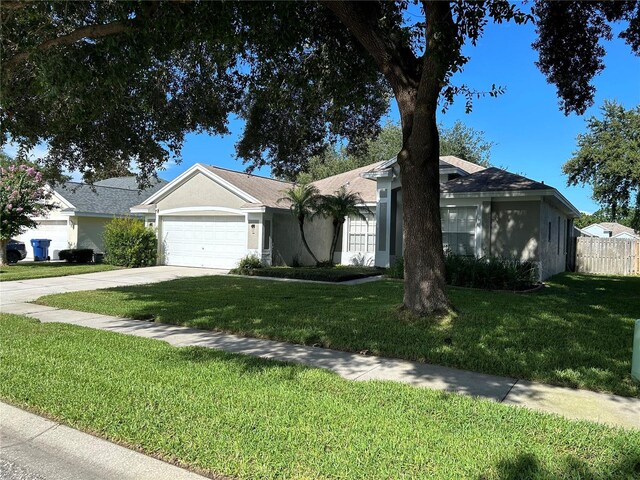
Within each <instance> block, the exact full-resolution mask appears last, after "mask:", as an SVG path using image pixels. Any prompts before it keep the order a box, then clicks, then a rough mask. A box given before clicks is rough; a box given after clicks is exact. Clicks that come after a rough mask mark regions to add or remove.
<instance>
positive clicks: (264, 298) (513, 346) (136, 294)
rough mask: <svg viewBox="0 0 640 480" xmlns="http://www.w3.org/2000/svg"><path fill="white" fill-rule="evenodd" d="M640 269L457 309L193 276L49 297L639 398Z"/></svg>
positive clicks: (387, 291)
mask: <svg viewBox="0 0 640 480" xmlns="http://www.w3.org/2000/svg"><path fill="white" fill-rule="evenodd" d="M638 292H640V277H600V276H588V275H577V274H563V275H559V276H556V277H554V278H553V279H552V280H551V281H550V282H549V285H548V288H544V289H542V290H539V291H537V292H535V293H527V294H517V293H510V292H488V291H482V290H470V289H462V288H453V287H452V288H450V289H449V294H450V297H451V300H452V301H453V303H454V305H455V307H456V308H457V313H456V314H453V315H451V316H448V317H445V318H441V319H433V318H422V319H417V320H415V319H407V318H404V317H403V316H402V315H400V314H399V313H398V308H397V305H399V304H400V302H401V301H402V293H403V285H402V282H400V281H394V280H387V281H379V282H373V283H367V284H362V285H357V286H344V285H326V284H301V283H283V282H269V281H257V280H254V279H251V278H239V277H236V278H232V277H224V276H212V277H200V278H185V279H178V280H173V281H169V282H164V283H157V284H152V285H145V286H131V287H121V288H113V289H108V290H97V291H87V292H74V293H64V294H59V295H51V296H47V297H42V298H40V299H39V300H38V303H41V304H44V305H51V306H54V307H59V308H68V309H72V310H84V311H89V312H95V313H102V314H107V315H116V316H122V317H130V318H138V319H155V320H156V321H158V322H164V323H172V324H181V325H187V326H190V327H195V328H201V329H210V330H219V331H227V332H234V333H238V334H240V335H245V336H253V337H260V338H272V339H277V340H283V341H289V342H293V343H299V344H306V345H318V346H322V347H326V348H333V349H338V350H346V351H355V352H361V351H364V350H366V351H368V352H369V353H371V354H376V355H382V356H387V357H398V358H405V359H411V360H418V361H422V362H428V363H435V364H440V365H448V366H452V367H457V368H462V369H466V370H472V371H477V372H485V373H490V374H495V375H504V376H512V377H516V378H522V379H528V380H534V381H540V382H545V383H550V384H555V385H563V386H569V387H576V388H585V389H590V390H596V391H604V392H612V393H615V394H619V395H625V396H639V395H640V385H639V384H637V383H635V382H633V380H632V379H631V375H630V371H631V352H632V343H633V328H634V321H635V319H636V318H640V295H638Z"/></svg>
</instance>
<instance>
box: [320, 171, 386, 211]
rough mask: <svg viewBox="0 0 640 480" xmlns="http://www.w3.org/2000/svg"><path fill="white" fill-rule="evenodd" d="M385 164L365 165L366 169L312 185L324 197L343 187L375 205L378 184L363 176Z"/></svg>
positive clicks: (328, 178)
mask: <svg viewBox="0 0 640 480" xmlns="http://www.w3.org/2000/svg"><path fill="white" fill-rule="evenodd" d="M383 163H384V162H376V163H372V164H371V165H365V166H364V167H360V168H356V169H354V170H349V171H348V172H344V173H339V174H337V175H333V176H331V177H327V178H323V179H321V180H316V181H315V182H312V185H314V186H315V187H317V188H318V190H320V193H321V194H323V195H329V194H332V193H334V192H336V191H337V190H339V189H340V188H341V187H345V188H346V189H347V190H349V191H350V192H353V193H358V194H359V195H360V197H362V200H363V201H364V202H365V203H375V202H376V198H377V193H376V189H377V187H376V182H373V181H371V180H370V179H368V178H364V177H363V176H362V175H363V174H365V173H367V172H368V171H371V170H374V169H376V168H377V167H379V166H380V165H382V164H383Z"/></svg>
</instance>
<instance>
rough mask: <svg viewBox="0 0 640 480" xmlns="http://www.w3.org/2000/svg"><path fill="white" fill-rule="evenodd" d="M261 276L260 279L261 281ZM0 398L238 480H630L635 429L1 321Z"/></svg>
mask: <svg viewBox="0 0 640 480" xmlns="http://www.w3.org/2000/svg"><path fill="white" fill-rule="evenodd" d="M261 283H262V282H261ZM0 338H2V342H0V398H3V399H5V400H7V401H9V402H11V403H13V404H15V405H17V406H20V407H24V408H28V409H30V410H32V411H35V412H37V413H41V414H45V415H47V416H49V417H51V418H54V419H56V420H57V421H61V422H64V423H66V424H69V425H71V426H72V427H75V428H80V429H83V430H87V431H89V432H91V433H95V434H97V435H100V436H102V437H106V438H108V439H110V440H113V441H116V442H120V443H123V444H126V445H128V446H132V447H134V448H137V449H141V450H143V451H145V452H148V453H151V454H153V455H156V456H159V457H161V458H164V459H167V460H169V461H173V462H178V463H180V464H182V465H186V466H189V467H193V468H197V469H202V470H204V472H206V473H209V474H213V475H215V474H218V475H228V476H233V477H236V478H241V479H267V478H349V479H359V478H361V479H376V478H381V479H387V478H398V479H399V478H407V479H413V478H438V479H458V478H473V479H516V478H518V479H521V478H527V479H533V478H541V479H542V478H544V479H547V478H576V479H577V478H602V479H605V478H606V479H609V478H610V479H624V478H629V479H630V478H634V476H635V475H637V474H638V472H639V471H640V432H637V431H624V430H621V429H612V428H607V427H605V426H602V425H596V424H592V423H588V422H571V421H568V420H565V419H562V418H560V417H556V416H551V415H545V414H541V413H537V412H533V411H529V410H526V409H523V408H518V407H509V406H505V405H500V404H497V403H493V402H489V401H484V400H475V399H472V398H469V397H464V396H459V395H453V394H445V393H442V392H437V391H433V390H427V389H420V388H415V387H411V386H407V385H401V384H396V383H391V382H350V381H346V380H343V379H341V378H340V377H338V376H337V375H335V374H332V373H329V372H327V371H324V370H319V369H312V368H306V367H302V366H299V365H289V364H283V363H277V362H273V361H267V360H260V359H255V358H251V357H246V356H241V355H232V354H227V353H223V352H220V351H215V350H207V349H203V348H175V347H171V346H169V345H168V344H166V343H164V342H160V341H156V340H149V339H144V338H138V337H130V336H126V335H120V334H115V333H111V332H104V331H98V330H91V329H87V328H82V327H77V326H73V325H63V324H40V323H38V322H36V321H34V320H29V319H26V318H24V317H18V316H12V315H1V316H0Z"/></svg>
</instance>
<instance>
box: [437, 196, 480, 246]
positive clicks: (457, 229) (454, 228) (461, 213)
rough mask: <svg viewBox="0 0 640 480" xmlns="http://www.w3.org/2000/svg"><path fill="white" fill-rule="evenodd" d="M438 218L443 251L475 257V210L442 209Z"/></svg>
mask: <svg viewBox="0 0 640 480" xmlns="http://www.w3.org/2000/svg"><path fill="white" fill-rule="evenodd" d="M440 216H441V219H442V244H443V247H444V249H445V250H448V251H449V252H451V253H453V254H455V255H465V256H473V255H475V244H476V216H477V208H476V207H448V208H442V209H441V210H440Z"/></svg>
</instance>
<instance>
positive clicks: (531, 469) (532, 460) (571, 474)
mask: <svg viewBox="0 0 640 480" xmlns="http://www.w3.org/2000/svg"><path fill="white" fill-rule="evenodd" d="M608 470H609V471H608V472H607V473H608V475H607V476H603V472H596V471H594V470H593V469H592V468H591V467H590V466H589V465H588V464H587V463H586V462H585V461H583V460H581V459H579V458H577V457H575V456H569V457H566V459H565V461H564V464H563V465H561V467H560V471H557V470H556V471H550V470H549V469H547V468H545V467H544V466H543V465H542V464H541V462H540V460H538V458H537V457H536V456H535V455H533V454H531V453H521V454H520V455H518V456H517V457H516V458H513V459H511V460H507V461H502V462H500V463H499V464H498V466H497V477H496V478H498V479H499V480H524V479H533V478H540V479H547V478H548V479H551V478H580V479H584V480H588V479H596V478H599V479H600V478H611V479H617V478H637V477H636V475H640V454H631V455H628V456H624V457H622V458H620V460H619V462H618V463H617V464H616V465H611V466H609V468H608ZM485 478H486V477H484V476H482V475H481V476H480V477H479V478H478V480H484V479H485Z"/></svg>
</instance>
